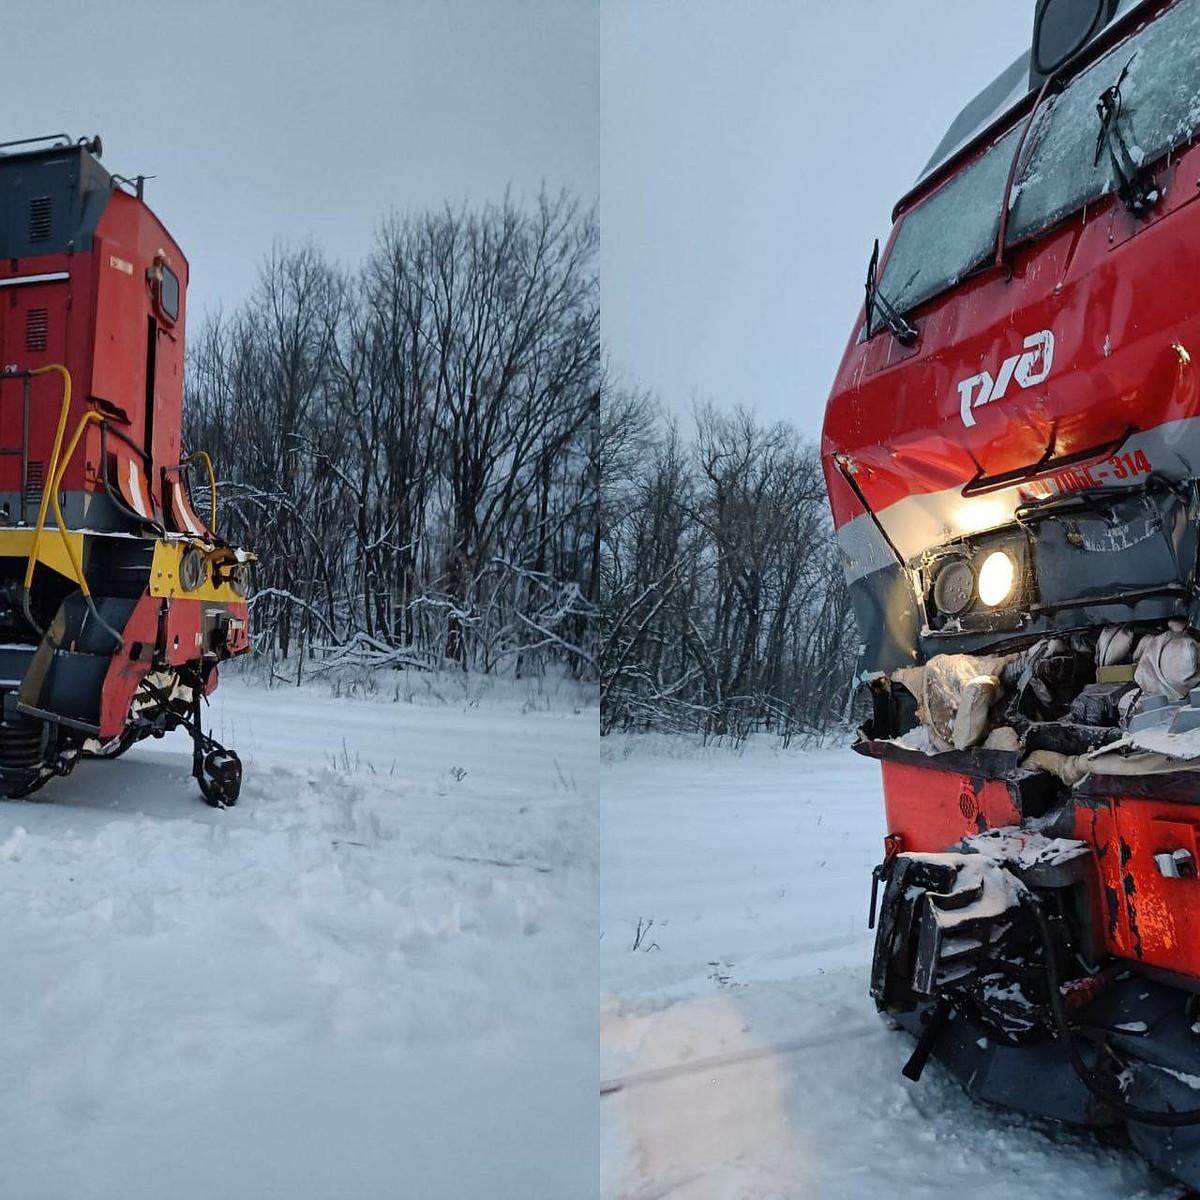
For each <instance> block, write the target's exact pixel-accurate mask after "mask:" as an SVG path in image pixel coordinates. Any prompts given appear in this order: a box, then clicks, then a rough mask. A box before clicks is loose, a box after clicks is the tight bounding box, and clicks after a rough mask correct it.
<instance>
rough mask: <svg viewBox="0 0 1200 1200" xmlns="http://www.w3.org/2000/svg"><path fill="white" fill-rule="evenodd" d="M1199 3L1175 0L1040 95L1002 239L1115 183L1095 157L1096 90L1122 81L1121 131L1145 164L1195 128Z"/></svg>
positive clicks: (1199, 88) (1044, 224)
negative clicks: (1054, 91) (1048, 94)
mask: <svg viewBox="0 0 1200 1200" xmlns="http://www.w3.org/2000/svg"><path fill="white" fill-rule="evenodd" d="M1198 55H1200V0H1178V3H1176V4H1175V5H1174V6H1173V7H1172V8H1169V9H1167V11H1166V12H1164V13H1163V15H1162V16H1161V17H1159V18H1158V19H1157V20H1156V21H1154V22H1152V23H1151V24H1149V25H1147V26H1146V27H1145V28H1144V29H1142V30H1141V31H1140V32H1138V33H1136V34H1134V36H1133V37H1132V38H1130V39H1129V40H1128V41H1126V42H1124V43H1122V44H1121V45H1119V46H1117V47H1116V48H1115V49H1114V50H1111V51H1110V52H1109V53H1108V54H1106V55H1105V56H1104V57H1103V58H1101V59H1099V60H1098V61H1097V62H1096V63H1094V64H1093V65H1092V66H1090V67H1089V68H1088V69H1087V70H1086V71H1084V72H1083V73H1082V74H1081V75H1079V76H1077V77H1076V78H1075V79H1073V80H1071V81H1070V83H1068V85H1067V87H1066V89H1065V90H1064V91H1063V92H1062V93H1061V94H1059V95H1057V96H1054V97H1052V98H1050V99H1048V100H1047V102H1046V103H1045V105H1044V106H1043V108H1042V110H1041V112H1039V113H1038V115H1037V117H1036V118H1035V120H1034V124H1033V127H1032V128H1031V129H1030V131H1029V137H1028V138H1027V140H1026V144H1025V150H1024V152H1023V154H1022V156H1021V157H1022V162H1021V165H1020V168H1019V170H1018V172H1017V178H1016V181H1015V183H1014V186H1013V194H1012V198H1011V200H1010V206H1011V212H1010V216H1009V224H1008V241H1009V242H1010V243H1012V242H1017V241H1020V240H1021V239H1023V238H1026V237H1028V236H1030V235H1031V234H1034V233H1037V232H1039V231H1040V230H1042V229H1046V228H1048V227H1049V226H1051V225H1053V224H1054V223H1055V222H1056V221H1059V220H1061V219H1062V218H1063V217H1065V216H1067V215H1068V214H1069V213H1071V212H1074V211H1075V210H1076V209H1078V208H1080V207H1082V206H1083V205H1084V204H1086V203H1087V202H1088V201H1089V200H1094V199H1096V198H1097V197H1099V196H1102V195H1104V194H1106V193H1107V192H1110V191H1112V190H1113V189H1114V187H1115V186H1116V183H1115V180H1114V179H1113V174H1112V167H1111V165H1110V162H1109V157H1108V154H1107V152H1106V151H1104V150H1103V148H1102V149H1101V153H1100V155H1099V158H1098V159H1097V155H1096V145H1097V136H1098V134H1099V132H1100V117H1099V115H1098V113H1097V111H1096V106H1097V103H1098V101H1099V99H1100V94H1101V93H1102V92H1103V91H1105V89H1106V88H1110V87H1112V86H1113V85H1114V84H1115V83H1116V82H1117V81H1118V79H1120V77H1121V72H1122V71H1123V70H1124V68H1125V66H1126V64H1128V67H1129V71H1128V74H1127V75H1126V76H1125V79H1124V80H1123V81H1122V82H1121V110H1120V116H1119V118H1118V119H1119V121H1120V128H1121V134H1122V136H1123V137H1124V138H1125V141H1126V142H1127V144H1128V145H1129V148H1130V153H1131V154H1132V156H1133V158H1134V160H1135V161H1136V162H1138V163H1139V164H1140V163H1150V162H1153V161H1154V160H1155V159H1156V158H1161V157H1162V155H1163V154H1165V153H1166V152H1167V151H1168V150H1171V149H1173V148H1174V147H1176V146H1179V145H1182V144H1183V143H1184V142H1187V141H1189V140H1190V139H1191V138H1192V136H1193V135H1194V134H1195V132H1196V129H1197V126H1200V72H1197V70H1196V66H1195V63H1196V58H1197V56H1198Z"/></svg>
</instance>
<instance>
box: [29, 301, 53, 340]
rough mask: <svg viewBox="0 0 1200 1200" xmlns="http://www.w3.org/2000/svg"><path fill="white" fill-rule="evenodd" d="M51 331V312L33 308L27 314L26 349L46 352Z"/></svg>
mask: <svg viewBox="0 0 1200 1200" xmlns="http://www.w3.org/2000/svg"><path fill="white" fill-rule="evenodd" d="M49 329H50V313H49V310H47V309H45V308H31V309H30V310H29V311H28V312H27V313H26V314H25V349H26V350H45V348H46V337H47V334H48V332H49Z"/></svg>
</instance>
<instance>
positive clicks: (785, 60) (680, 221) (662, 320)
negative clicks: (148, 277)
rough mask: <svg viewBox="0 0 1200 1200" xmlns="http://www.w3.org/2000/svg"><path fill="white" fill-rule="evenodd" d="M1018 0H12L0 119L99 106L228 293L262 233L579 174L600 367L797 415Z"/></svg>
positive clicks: (257, 258) (337, 224)
mask: <svg viewBox="0 0 1200 1200" xmlns="http://www.w3.org/2000/svg"><path fill="white" fill-rule="evenodd" d="M1033 6H1034V0H968V2H964V0H921V2H920V3H911V4H901V3H896V2H895V0H837V2H831V0H339V2H337V3H334V2H332V0H113V2H112V3H107V4H105V3H98V2H96V0H40V2H39V3H36V4H35V3H23V4H17V3H13V4H8V5H5V6H4V14H3V33H4V44H5V46H6V47H8V49H9V51H10V53H9V54H8V55H7V56H6V58H5V64H4V69H3V71H0V114H2V118H0V140H4V139H6V138H16V137H24V136H28V135H30V134H35V133H43V132H46V133H49V132H56V131H58V130H65V131H67V132H69V133H71V134H73V135H75V136H80V135H82V134H91V133H94V132H99V133H101V134H102V135H103V136H104V141H105V155H104V162H105V165H106V166H107V167H108V168H109V170H111V171H116V172H119V173H121V174H125V175H135V174H137V173H139V172H141V173H145V174H148V175H155V176H157V178H156V179H153V180H151V181H150V183H149V184H148V191H147V198H148V200H149V201H150V203H151V204H152V206H153V207H154V208H155V210H156V211H157V212H158V213H159V215H160V216H161V217H162V218H163V220H164V221H165V222H166V223H167V225H168V227H169V228H170V229H171V230H172V232H173V233H174V234H175V236H176V237H177V239H178V240H179V242H180V244H181V245H182V246H183V248H184V252H185V253H186V254H187V255H188V258H189V261H190V264H191V272H192V293H191V300H192V313H193V315H194V316H195V315H198V313H199V312H200V311H203V310H204V309H208V308H212V307H214V306H216V305H218V304H223V305H225V306H226V307H231V306H233V305H234V304H236V303H237V302H238V301H239V300H240V299H241V298H242V297H243V296H244V295H245V294H246V292H247V291H248V290H249V288H250V286H251V284H252V282H253V279H254V277H255V275H256V273H257V269H258V266H259V264H260V262H261V260H262V258H263V256H264V254H265V253H266V252H267V251H268V250H269V248H270V246H271V243H272V240H273V239H276V238H279V239H283V240H285V241H291V242H293V243H297V242H301V241H303V240H305V239H307V238H310V237H311V238H312V239H314V240H315V241H316V242H317V243H318V244H319V245H320V246H322V247H324V248H325V249H326V250H327V251H328V252H329V253H330V255H331V256H332V257H334V258H336V259H339V260H342V261H346V262H351V263H353V262H357V261H358V260H359V259H360V258H361V257H362V256H363V254H364V253H365V252H366V250H367V249H368V248H369V246H370V244H371V240H372V236H373V231H374V228H375V226H376V224H377V222H378V221H379V219H380V217H381V216H382V215H383V214H384V212H385V211H386V210H387V209H388V208H389V206H392V205H394V206H396V207H397V208H400V209H405V208H409V207H417V208H421V207H428V206H436V205H440V204H442V203H444V202H445V201H447V200H448V201H450V202H452V203H456V202H458V201H461V200H462V199H464V198H468V197H469V198H470V199H471V200H473V201H482V200H485V199H488V198H493V197H499V196H501V195H502V194H503V192H504V190H505V188H506V187H508V186H510V185H511V187H512V189H513V191H514V192H515V193H517V194H531V193H533V192H536V191H537V189H538V188H539V186H540V185H541V184H542V183H543V182H545V183H546V184H547V186H549V187H550V188H552V189H554V190H557V189H558V188H559V187H562V186H566V187H568V188H569V189H571V190H572V191H574V192H576V193H578V194H580V195H582V196H583V197H585V198H587V199H588V200H591V199H593V198H595V197H596V196H600V198H601V206H600V215H601V231H602V254H601V269H602V288H603V292H602V319H603V325H604V336H605V341H606V346H607V348H608V351H609V353H610V356H611V359H612V362H613V364H614V366H615V367H616V368H617V369H618V371H619V372H620V373H621V374H623V375H624V376H625V377H627V378H628V379H630V380H631V381H633V382H637V383H639V384H642V385H646V386H649V387H651V388H653V389H654V390H656V391H657V392H658V393H659V394H660V395H661V397H662V398H663V400H664V401H665V402H667V403H668V404H669V405H670V406H672V407H673V408H676V409H678V410H680V411H683V410H686V408H687V407H688V405H689V403H690V401H691V398H692V396H693V395H700V396H710V397H712V398H713V399H715V400H717V401H718V402H720V403H722V404H732V403H735V402H745V403H750V404H752V405H754V406H755V407H757V409H758V410H759V411H760V413H761V414H762V415H763V416H765V417H770V418H774V417H781V416H786V417H790V418H792V419H794V420H795V421H796V422H797V423H798V424H799V425H800V426H801V427H802V428H803V429H804V430H805V431H806V432H807V433H810V434H814V435H815V433H816V431H817V429H818V428H819V423H820V414H821V411H822V408H823V405H824V400H825V395H826V393H827V391H828V388H829V384H830V382H831V379H832V376H833V372H834V370H835V368H836V365H837V362H838V359H839V358H840V356H841V353H842V350H843V348H844V346H845V342H846V339H847V337H848V335H849V332H850V327H851V325H852V323H853V318H854V314H855V311H856V310H857V307H858V304H859V301H860V298H861V290H862V279H863V275H864V272H865V269H866V261H867V256H868V253H869V250H870V243H871V239H872V238H873V237H874V236H876V235H879V236H884V235H885V234H886V233H887V228H888V215H889V213H890V211H891V206H892V204H893V202H894V201H895V200H896V199H897V198H898V197H899V195H900V194H901V192H903V191H904V190H905V189H906V188H907V186H908V185H909V184H910V183H911V182H912V180H913V179H914V177H915V175H916V173H917V172H918V171H919V169H920V168H921V166H922V165H923V164H924V162H925V160H926V158H927V157H928V155H929V153H930V152H931V150H932V149H933V147H934V145H935V144H936V143H937V141H938V140H939V139H940V137H941V135H942V133H943V132H944V130H945V128H946V126H947V125H948V124H949V123H950V121H951V120H952V118H953V117H954V115H955V114H956V113H957V111H958V109H959V108H960V107H961V106H962V104H963V103H965V102H966V100H968V99H969V98H970V97H971V96H972V95H974V94H975V92H977V91H978V90H979V89H980V88H981V87H982V86H983V85H984V84H985V83H987V82H989V81H990V79H991V78H992V77H993V76H994V75H995V74H997V73H998V72H999V71H1000V70H1001V69H1002V68H1003V67H1004V66H1006V65H1007V64H1008V63H1009V62H1010V61H1011V60H1012V59H1013V58H1014V57H1015V56H1016V54H1017V53H1018V52H1019V51H1021V50H1022V48H1023V47H1024V46H1025V45H1026V44H1027V40H1028V37H1029V32H1030V28H1031V26H1032V20H1033Z"/></svg>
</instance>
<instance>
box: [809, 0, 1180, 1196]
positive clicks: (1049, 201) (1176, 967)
mask: <svg viewBox="0 0 1200 1200" xmlns="http://www.w3.org/2000/svg"><path fill="white" fill-rule="evenodd" d="M1033 15H1034V35H1033V43H1032V46H1031V49H1030V52H1029V53H1028V54H1027V55H1023V56H1022V57H1021V58H1020V59H1019V60H1018V61H1017V62H1016V63H1014V64H1013V65H1012V66H1011V67H1010V68H1009V69H1008V70H1007V71H1005V72H1004V73H1003V74H1001V75H1000V76H999V78H997V79H996V80H995V81H994V82H993V83H992V84H991V85H990V86H989V87H987V88H986V89H984V91H983V92H982V93H981V94H980V95H979V96H978V97H977V98H976V99H975V100H974V101H973V102H972V103H971V104H969V105H968V106H967V108H966V109H964V111H963V113H962V114H961V115H960V116H959V117H958V119H957V120H956V121H955V122H954V123H953V125H952V126H951V128H950V130H949V131H948V132H947V134H946V136H945V138H944V140H943V142H942V144H941V146H939V148H938V149H937V151H936V153H935V154H934V156H933V159H932V160H931V162H930V163H929V165H928V166H927V167H926V169H925V171H924V173H923V175H922V176H921V178H920V179H919V181H918V183H917V184H916V186H915V187H914V188H913V190H912V191H911V192H910V193H909V194H908V195H906V196H905V197H903V198H902V199H901V201H900V202H899V204H898V205H897V206H896V209H895V212H894V214H893V222H894V223H893V230H892V234H891V237H890V239H889V242H888V245H887V247H886V249H885V251H884V252H883V253H882V254H880V253H879V248H878V246H877V247H876V251H875V254H874V255H873V256H872V257H871V261H870V265H869V268H868V272H867V285H866V291H867V295H866V303H865V305H864V309H863V312H862V314H861V317H860V320H859V323H858V327H857V328H856V329H855V331H854V334H853V336H852V339H851V341H850V344H849V346H848V348H847V350H846V353H845V356H844V358H843V361H842V364H841V367H840V369H839V373H838V376H837V379H836V381H835V384H834V387H833V391H832V394H831V396H830V399H829V403H828V408H827V412H826V418H825V426H824V431H823V439H822V459H823V465H824V470H825V476H826V482H827V485H828V489H829V495H830V501H831V505H832V509H833V514H834V522H835V525H836V527H837V532H838V539H839V544H840V547H841V550H842V555H843V560H844V564H845V569H846V578H847V582H848V586H849V589H850V594H851V598H852V601H853V605H854V610H855V615H856V618H857V622H858V625H859V629H860V632H861V637H862V645H861V655H860V662H859V668H858V669H859V672H860V677H859V682H860V683H861V685H862V686H863V688H864V689H866V692H867V693H868V695H869V700H870V717H869V719H868V720H867V721H866V722H865V723H864V725H863V726H862V728H861V729H860V731H859V735H858V739H857V742H856V749H857V750H858V751H859V752H860V753H862V754H865V755H868V756H870V757H873V758H875V759H877V760H878V761H879V763H880V767H881V771H882V777H883V791H884V802H885V808H886V818H887V838H886V841H885V845H884V852H883V855H882V861H881V862H880V864H879V866H878V867H877V868H876V869H875V872H874V878H873V880H872V897H871V905H870V909H871V920H872V923H873V924H874V926H875V929H876V942H875V953H874V960H873V965H872V973H871V992H872V995H873V997H874V999H875V1001H876V1003H877V1005H878V1007H879V1008H880V1009H881V1011H883V1012H886V1013H889V1014H892V1015H893V1017H894V1018H895V1019H896V1020H897V1021H898V1022H899V1023H900V1024H902V1025H904V1026H905V1027H907V1028H908V1029H909V1030H910V1031H911V1032H912V1033H913V1034H914V1035H916V1039H917V1041H916V1045H915V1048H914V1052H913V1055H912V1058H911V1060H910V1061H909V1063H908V1065H907V1067H906V1068H905V1073H906V1074H908V1075H909V1076H910V1077H911V1078H914V1079H916V1078H918V1077H919V1076H920V1074H921V1071H922V1069H923V1067H924V1065H925V1063H926V1061H927V1059H928V1058H929V1057H930V1056H935V1057H936V1058H938V1059H939V1060H941V1061H942V1062H943V1063H944V1064H945V1066H946V1067H947V1068H948V1069H949V1070H950V1071H951V1072H952V1073H953V1074H954V1075H956V1076H957V1077H958V1078H959V1079H960V1080H961V1081H962V1083H963V1085H964V1086H965V1087H966V1089H967V1091H968V1092H969V1093H970V1094H972V1095H973V1096H976V1097H978V1098H980V1099H983V1100H987V1101H991V1102H994V1103H997V1104H1001V1105H1006V1106H1009V1107H1012V1108H1015V1109H1018V1110H1022V1111H1025V1112H1029V1113H1033V1114H1036V1115H1039V1116H1042V1117H1047V1118H1053V1119H1057V1120H1061V1121H1064V1122H1070V1123H1072V1124H1075V1125H1080V1126H1089V1127H1097V1128H1099V1127H1107V1126H1121V1125H1124V1126H1125V1127H1126V1128H1127V1130H1128V1133H1129V1136H1130V1137H1131V1139H1132V1140H1133V1142H1134V1143H1135V1145H1136V1146H1137V1147H1138V1148H1139V1149H1140V1150H1141V1151H1142V1152H1143V1153H1144V1154H1145V1155H1146V1156H1147V1157H1148V1158H1149V1159H1150V1160H1151V1161H1153V1162H1154V1163H1155V1164H1156V1165H1157V1166H1159V1167H1160V1168H1162V1169H1163V1170H1165V1171H1167V1172H1169V1173H1171V1174H1173V1175H1175V1176H1176V1177H1178V1178H1179V1179H1180V1180H1182V1181H1184V1182H1186V1183H1187V1184H1188V1185H1190V1186H1192V1187H1200V573H1198V556H1200V282H1198V281H1200V203H1197V201H1198V200H1200V145H1197V135H1198V133H1200V73H1197V71H1196V69H1195V63H1196V61H1197V59H1198V56H1200V0H1171V2H1167V3H1163V2H1162V0H1158V2H1154V0H1142V2H1140V3H1139V2H1136V0H1120V2H1117V0H1090V2H1089V0H1039V2H1038V3H1037V4H1036V8H1035V12H1034V14H1033Z"/></svg>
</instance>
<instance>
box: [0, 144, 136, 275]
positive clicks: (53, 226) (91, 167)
mask: <svg viewBox="0 0 1200 1200" xmlns="http://www.w3.org/2000/svg"><path fill="white" fill-rule="evenodd" d="M38 140H39V141H40V142H42V143H44V142H46V141H49V139H45V138H43V139H38ZM99 149H100V143H99V139H94V140H93V141H91V142H88V141H79V142H71V141H57V142H55V143H54V144H51V145H45V144H40V145H31V144H30V143H28V142H21V143H9V144H8V145H0V258H26V257H30V258H32V257H36V256H38V255H43V254H62V253H66V252H69V251H72V250H86V249H87V248H88V247H89V246H90V245H91V241H92V237H93V235H94V234H95V232H96V225H97V223H98V222H99V220H100V215H101V213H103V212H104V209H105V207H106V206H107V204H108V198H109V195H110V193H111V192H112V187H113V177H112V176H111V175H110V174H109V173H108V171H106V170H105V169H104V167H102V166H101V165H100V160H99V158H98V157H97V153H94V152H93V151H96V152H98V151H99Z"/></svg>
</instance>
